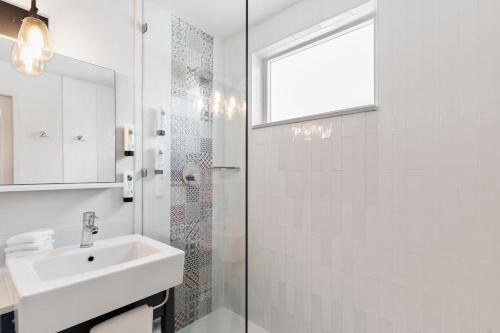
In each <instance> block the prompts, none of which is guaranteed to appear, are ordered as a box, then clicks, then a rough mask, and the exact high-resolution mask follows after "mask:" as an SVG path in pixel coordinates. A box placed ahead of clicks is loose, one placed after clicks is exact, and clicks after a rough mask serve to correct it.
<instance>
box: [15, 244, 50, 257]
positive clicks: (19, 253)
mask: <svg viewBox="0 0 500 333" xmlns="http://www.w3.org/2000/svg"><path fill="white" fill-rule="evenodd" d="M53 248H54V245H52V244H47V245H45V246H41V247H39V248H38V250H26V251H14V252H6V253H5V256H6V257H24V256H28V255H33V254H36V253H40V252H44V251H48V250H52V249H53Z"/></svg>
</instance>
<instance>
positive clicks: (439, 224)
mask: <svg viewBox="0 0 500 333" xmlns="http://www.w3.org/2000/svg"><path fill="white" fill-rule="evenodd" d="M359 3H360V1H353V0H350V1H347V0H345V1H328V0H310V1H302V2H300V3H299V4H298V5H296V6H293V7H291V8H289V9H288V10H287V11H285V12H284V13H281V14H280V15H279V16H277V17H275V18H274V19H271V20H270V21H268V22H265V23H263V24H261V25H259V26H257V27H256V28H253V29H252V31H251V33H250V43H251V45H253V46H251V51H256V50H258V49H259V47H261V46H263V45H269V44H270V43H272V42H275V41H277V40H278V39H279V38H282V37H284V36H286V35H287V34H290V33H293V32H296V31H298V30H300V29H303V28H305V27H307V26H311V25H313V24H316V23H318V22H320V21H322V20H324V19H327V18H328V17H329V16H333V15H335V14H336V13H339V12H341V11H344V10H347V9H349V8H350V7H353V6H355V5H357V4H359ZM301 13H311V15H309V16H307V17H306V16H304V15H301ZM377 16H378V17H377V83H378V93H377V97H378V104H379V107H380V108H379V110H378V111H376V112H372V113H364V114H357V115H350V116H344V117H336V118H331V119H327V120H321V121H313V122H308V123H302V124H295V125H288V126H281V127H272V128H267V129H258V130H251V137H250V140H251V143H250V147H251V152H250V153H251V157H250V170H249V171H250V200H251V201H250V221H249V227H250V243H249V245H250V253H249V258H250V269H249V274H250V276H249V284H250V285H249V288H250V292H249V297H250V300H249V301H250V309H249V310H250V319H251V320H253V321H255V322H257V323H258V324H260V325H261V326H263V327H264V328H266V329H268V330H269V331H270V332H272V333H275V332H296V333H307V332H314V333H319V332H322V333H326V332H329V333H333V332H335V333H339V332H343V333H352V332H355V333H367V332H370V333H372V332H373V333H396V332H397V333H399V332H404V333H450V332H454V333H455V332H460V333H475V332H480V333H498V332H500V315H499V309H500V204H499V202H500V148H499V147H500V145H499V142H500V112H499V105H500V93H499V91H500V1H498V0H418V1H416V0H379V1H378V13H377ZM299 17H300V18H301V19H300V20H298V19H297V18H299ZM257 44H258V45H257Z"/></svg>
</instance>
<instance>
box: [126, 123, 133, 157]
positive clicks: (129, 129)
mask: <svg viewBox="0 0 500 333" xmlns="http://www.w3.org/2000/svg"><path fill="white" fill-rule="evenodd" d="M123 145H124V147H123V150H124V154H125V156H134V151H135V131H134V126H133V125H125V127H124V130H123Z"/></svg>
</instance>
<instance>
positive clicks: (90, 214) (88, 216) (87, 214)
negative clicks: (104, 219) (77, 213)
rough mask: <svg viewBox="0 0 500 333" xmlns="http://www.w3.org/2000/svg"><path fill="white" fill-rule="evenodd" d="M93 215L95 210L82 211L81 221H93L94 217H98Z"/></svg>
mask: <svg viewBox="0 0 500 333" xmlns="http://www.w3.org/2000/svg"><path fill="white" fill-rule="evenodd" d="M98 218H99V217H97V216H96V215H95V212H84V213H83V222H91V223H93V222H94V220H95V219H98Z"/></svg>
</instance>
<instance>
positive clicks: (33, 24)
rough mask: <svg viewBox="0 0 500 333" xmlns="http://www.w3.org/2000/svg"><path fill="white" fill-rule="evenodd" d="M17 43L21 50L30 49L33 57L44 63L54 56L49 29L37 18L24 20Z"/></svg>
mask: <svg viewBox="0 0 500 333" xmlns="http://www.w3.org/2000/svg"><path fill="white" fill-rule="evenodd" d="M17 43H18V44H19V46H20V47H21V48H25V49H28V50H29V51H28V52H29V53H30V54H31V55H32V56H33V57H35V58H37V59H39V60H42V61H47V60H49V59H51V58H52V56H53V55H54V52H53V51H52V42H51V38H50V33H49V29H48V28H47V26H46V25H45V23H44V22H43V21H42V20H40V19H38V18H36V17H25V18H24V19H23V23H22V25H21V29H20V30H19V35H18V37H17Z"/></svg>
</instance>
